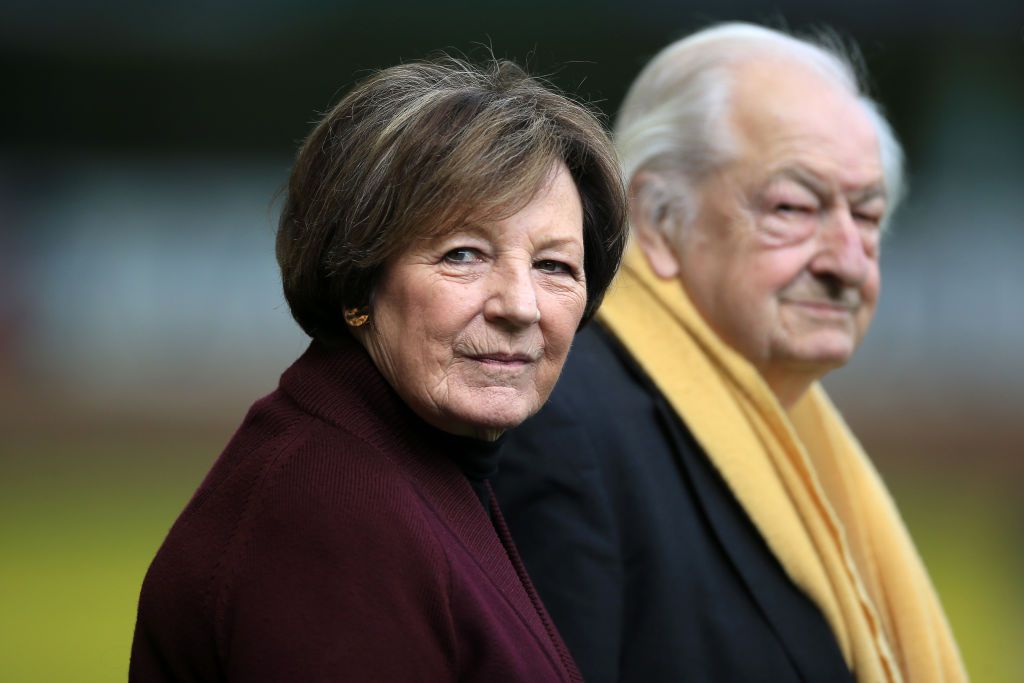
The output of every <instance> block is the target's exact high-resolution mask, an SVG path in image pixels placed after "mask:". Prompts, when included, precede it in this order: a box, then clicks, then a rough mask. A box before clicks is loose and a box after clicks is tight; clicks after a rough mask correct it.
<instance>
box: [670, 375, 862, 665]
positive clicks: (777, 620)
mask: <svg viewBox="0 0 1024 683" xmlns="http://www.w3.org/2000/svg"><path fill="white" fill-rule="evenodd" d="M651 390H652V391H656V389H654V388H653V387H651ZM657 409H658V414H659V416H660V418H661V419H662V422H663V424H664V425H665V426H666V433H667V434H668V435H669V438H670V440H671V442H672V446H673V450H674V451H675V453H676V456H677V457H678V459H679V462H680V463H681V464H682V467H683V468H684V470H685V471H686V474H687V476H688V477H689V478H690V480H691V481H692V482H693V490H694V492H695V496H696V503H697V505H698V506H700V508H701V509H702V510H703V511H704V513H705V515H706V519H707V520H708V523H709V524H710V526H711V527H712V528H713V530H714V533H715V536H716V538H717V539H718V541H719V542H720V544H721V547H722V549H723V550H724V552H725V555H726V556H727V557H728V559H729V562H730V563H731V565H732V567H733V568H734V569H735V571H736V575H737V576H739V577H740V580H741V581H742V583H743V584H744V585H745V586H746V588H747V591H748V592H749V595H750V596H751V598H752V600H753V602H754V603H755V605H756V606H757V608H758V610H759V611H760V612H761V614H762V616H763V617H764V619H765V621H766V623H767V624H768V625H769V627H770V628H771V629H772V631H773V632H774V633H775V634H776V637H777V638H778V639H779V642H780V643H781V645H782V647H783V649H784V650H785V652H786V653H787V655H788V656H789V659H790V661H791V662H792V663H793V667H794V668H795V669H796V670H797V671H798V672H799V674H800V676H801V678H802V679H803V680H814V677H815V676H818V677H820V675H821V669H820V666H821V662H822V661H823V658H822V657H821V654H820V648H823V647H826V648H835V647H836V644H835V643H834V642H832V641H830V640H828V639H829V638H831V635H830V634H831V629H830V628H829V626H828V624H827V622H826V621H825V619H824V617H823V616H822V615H821V613H820V612H819V610H818V608H817V607H816V606H815V605H814V604H813V603H812V602H811V600H810V598H808V597H807V596H806V595H805V594H804V593H803V592H802V591H801V590H800V589H799V588H798V587H797V586H796V585H795V584H793V582H792V581H791V580H790V578H789V577H788V576H787V575H786V573H785V570H784V569H783V568H782V566H781V565H780V564H779V563H778V560H777V559H776V558H775V556H774V555H773V554H772V552H771V550H770V549H769V548H768V546H767V545H766V544H765V542H764V540H763V538H762V537H761V535H760V533H759V532H758V531H757V529H756V528H755V527H754V525H753V523H752V522H751V521H750V519H749V518H748V517H747V515H746V513H745V512H744V511H743V509H742V507H741V506H740V504H739V502H738V501H736V500H735V497H734V496H733V494H732V493H731V491H730V490H729V488H728V486H727V485H726V483H725V482H724V481H723V480H722V478H721V476H720V475H719V474H718V472H717V471H716V470H715V469H714V468H713V467H712V465H711V463H710V461H709V460H708V458H707V456H706V455H705V453H704V451H703V449H702V448H701V447H700V445H699V444H698V443H697V441H696V440H695V439H694V438H693V436H692V435H691V434H690V433H689V432H688V431H687V430H686V428H685V426H684V425H683V424H682V423H681V422H680V420H679V418H678V417H677V416H676V414H675V412H674V411H673V410H672V408H671V407H670V406H669V405H668V404H667V402H666V401H665V400H664V399H662V398H661V397H660V396H659V400H658V401H657ZM794 598H795V599H796V601H797V604H798V605H799V607H800V608H801V609H799V610H795V609H794ZM809 620H816V621H818V622H820V623H818V624H813V625H814V626H815V628H808V625H809V624H808V621H809ZM816 635H821V636H822V638H817V637H815V636H816ZM834 659H835V661H836V662H837V664H838V665H840V666H841V668H839V669H837V670H836V672H835V675H834V677H831V678H830V679H829V680H834V681H842V680H850V672H849V670H848V669H846V667H845V666H843V665H842V663H843V659H842V657H841V656H839V655H838V653H837V656H836V657H835V658H834Z"/></svg>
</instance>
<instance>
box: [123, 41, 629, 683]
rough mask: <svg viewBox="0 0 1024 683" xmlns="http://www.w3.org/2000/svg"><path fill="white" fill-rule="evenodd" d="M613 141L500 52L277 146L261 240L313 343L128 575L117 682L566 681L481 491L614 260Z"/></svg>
mask: <svg viewBox="0 0 1024 683" xmlns="http://www.w3.org/2000/svg"><path fill="white" fill-rule="evenodd" d="M624 201H625V200H624V196H623V191H622V188H621V185H620V180H619V175H618V170H617V167H616V163H615V157H614V152H613V151H612V148H611V147H610V144H609V141H608V139H607V138H606V135H605V133H604V131H603V129H602V127H601V125H600V124H599V123H598V122H597V121H596V120H595V119H594V117H593V116H592V115H591V114H590V113H589V112H588V111H587V110H586V109H584V108H583V107H581V106H579V105H578V104H575V103H573V102H571V101H570V100H568V99H566V98H565V97H563V96H561V95H559V94H556V93H554V92H552V91H551V90H549V89H547V88H546V87H544V86H542V85H541V84H539V83H538V82H536V81H534V80H532V79H530V78H529V77H527V76H526V75H525V74H524V73H523V72H522V71H521V70H520V69H518V68H517V67H516V66H514V65H513V64H510V63H508V62H502V63H497V64H494V65H492V66H490V67H487V68H486V69H478V68H476V67H474V66H471V65H468V64H466V63H463V62H460V61H456V60H441V61H436V62H429V63H416V64H408V65H403V66H399V67H394V68H391V69H388V70H385V71H382V72H380V73H378V74H377V75H375V76H373V77H371V78H369V79H368V80H367V81H365V82H364V83H362V84H361V85H358V86H357V87H356V88H355V89H354V90H353V91H351V92H350V93H349V94H348V95H347V96H346V97H345V98H344V99H343V100H342V101H341V102H340V103H339V104H338V105H337V106H336V107H334V109H333V110H331V111H330V112H329V113H328V114H327V116H326V117H325V118H324V119H323V121H321V122H320V124H319V125H318V126H317V127H316V129H315V130H314V131H313V133H312V134H311V135H310V137H309V139H308V140H307V141H306V142H305V144H304V145H303V146H302V149H301V150H300V152H299V155H298V159H297V161H296V163H295V167H294V170H293V172H292V177H291V181H290V184H289V189H288V198H287V203H286V205H285V207H284V211H283V215H282V217H281V226H280V230H279V233H278V241H277V257H278V261H279V263H280V266H281V273H282V277H283V280H284V291H285V296H286V298H287V300H288V303H289V305H290V307H291V310H292V313H293V315H294V316H295V319H296V320H297V321H298V323H299V325H301V326H302V328H303V329H304V330H305V331H306V332H307V333H308V334H309V335H310V336H311V337H312V338H313V341H312V343H311V345H310V347H309V349H308V350H307V351H306V352H305V354H304V355H303V356H302V357H301V358H299V360H298V361H296V362H295V364H294V365H292V367H291V368H289V369H288V370H287V371H286V372H285V373H284V374H283V375H282V377H281V382H280V386H279V387H278V389H277V390H276V391H274V392H273V393H271V394H270V395H269V396H267V397H266V398H263V399H262V400H260V401H258V402H257V403H256V404H255V405H254V406H253V407H252V409H251V410H250V412H249V414H248V416H247V417H246V418H245V421H244V422H243V423H242V426H241V427H240V428H239V430H238V432H237V433H236V434H235V436H234V438H233V439H232V441H231V442H230V443H229V444H228V446H227V448H226V449H225V451H224V453H223V454H222V455H221V457H220V458H219V459H218V460H217V462H216V463H215V464H214V466H213V469H212V470H211V471H210V473H209V474H208V476H207V477H206V479H205V481H204V482H203V483H202V485H201V486H200V488H199V490H198V491H197V492H196V494H195V496H194V497H193V499H192V501H191V502H190V503H189V504H188V506H187V507H186V509H185V511H184V512H183V513H182V514H181V516H180V517H179V519H178V520H177V522H176V523H175V525H174V527H173V528H172V529H171V531H170V534H169V535H168V537H167V539H166V541H165V542H164V544H163V546H162V547H161V549H160V551H159V552H158V554H157V556H156V559H155V560H154V561H153V564H152V566H151V568H150V570H149V573H148V575H147V576H146V580H145V583H144V585H143V587H142V595H141V599H140V604H139V615H138V622H137V625H136V631H135V641H134V644H133V647H132V659H131V669H130V678H131V679H132V680H136V681H151V680H156V681H172V680H173V681H183V680H204V681H206V680H209V681H219V680H235V681H321V680H322V681H328V680H329V681H338V680H346V681H429V682H431V683H436V682H438V681H456V680H459V681H488V682H500V681H529V682H531V683H542V682H545V681H572V680H578V679H579V674H578V673H577V671H576V667H575V665H574V663H573V662H572V659H571V658H570V656H569V655H568V653H567V651H566V649H565V647H564V645H563V644H562V642H561V639H560V638H559V636H558V634H557V633H556V631H555V629H554V627H553V626H552V625H551V622H550V620H549V619H548V616H547V614H546V613H545V611H544V608H543V606H542V605H541V603H540V601H539V599H538V598H537V595H536V593H535V591H534V589H533V587H532V585H531V584H530V580H529V578H528V577H527V575H526V573H525V570H524V569H523V566H522V564H521V562H520V561H519V557H518V555H517V553H516V550H515V547H514V546H513V543H512V539H511V538H510V537H509V534H508V530H507V528H506V527H505V524H504V522H503V520H502V518H501V513H500V511H499V510H498V508H497V506H496V504H495V503H494V501H493V500H492V499H491V493H490V486H489V484H488V483H487V477H488V475H489V474H490V473H492V472H493V470H494V468H495V457H496V448H495V441H496V440H497V439H498V437H499V436H500V435H501V433H502V432H503V431H505V430H506V429H509V428H510V427H514V426H515V425H517V424H519V423H520V422H522V421H523V420H524V419H526V418H527V417H528V416H529V415H531V414H533V413H534V412H535V411H537V410H538V408H540V406H541V404H542V403H543V402H544V400H545V399H546V398H547V396H548V394H549V392H550V391H551V388H552V386H553V385H554V382H555V380H556V379H557V377H558V374H559V371H560V369H561V367H562V363H563V361H564V360H565V356H566V353H567V352H568V350H569V345H570V342H571V341H572V338H573V334H574V332H575V330H576V329H577V328H578V327H579V326H580V324H581V323H582V321H585V320H587V319H588V318H589V317H590V315H591V314H592V313H593V312H594V309H595V308H596V307H597V305H598V303H599V302H600V300H601V298H602V296H603V293H604V290H605V288H606V287H607V286H608V284H609V282H610V280H611V278H612V276H613V274H614V272H615V269H616V267H617V266H618V263H619V259H620V257H621V253H622V247H623V241H624V230H625V228H624V223H625V220H624V214H625V210H624Z"/></svg>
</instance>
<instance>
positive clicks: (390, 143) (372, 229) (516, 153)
mask: <svg viewBox="0 0 1024 683" xmlns="http://www.w3.org/2000/svg"><path fill="white" fill-rule="evenodd" d="M558 161H561V162H564V163H565V165H566V166H567V167H568V169H569V172H570V173H571V175H572V177H573V180H574V181H575V183H576V187H577V189H578V190H579V193H580V198H581V200H582V203H583V243H584V269H585V271H586V279H587V306H586V309H585V312H584V316H583V320H584V321H586V320H588V319H589V318H590V316H592V315H593V313H594V311H595V310H596V309H597V307H598V305H599V304H600V302H601V299H602V298H603V296H604V292H605V290H606V289H607V287H608V285H609V284H610V283H611V280H612V278H613V276H614V275H615V271H616V270H617V268H618V265H619V261H620V259H621V257H622V251H623V248H624V246H625V240H626V230H627V228H626V198H625V192H624V190H623V187H622V181H621V177H620V173H619V167H618V163H617V160H616V156H615V152H614V149H613V147H612V144H611V142H610V140H609V138H608V135H607V133H606V132H605V129H604V128H603V126H602V125H601V123H600V122H599V120H598V119H597V117H596V116H595V115H594V114H593V113H592V112H591V111H590V110H589V109H587V108H586V107H585V106H583V105H581V104H579V103H577V102H574V101H573V100H571V99H569V98H567V97H566V96H564V95H562V94H560V93H559V92H557V91H555V90H554V89H552V88H551V87H550V86H547V85H545V84H542V83H541V82H539V81H538V80H536V79H534V78H531V77H530V76H528V75H527V74H526V73H525V72H524V71H523V70H522V69H520V68H519V67H518V66H516V65H515V64H513V63H512V62H508V61H494V62H491V63H489V64H488V65H486V66H483V67H478V66H475V65H473V64H471V63H469V62H466V61H463V60H459V59H454V58H451V57H444V58H440V59H437V60H432V61H424V62H415V63H411V64H403V65H400V66H395V67H391V68H389V69H385V70H383V71H380V72H378V73H376V74H374V75H373V76H371V77H369V78H367V79H366V80H365V81H363V82H362V83H360V84H358V85H356V86H355V87H354V88H353V89H352V90H351V91H350V92H349V93H348V94H347V95H345V97H344V98H342V100H341V101H340V102H339V103H338V104H337V105H335V106H334V108H332V109H331V110H330V111H329V112H328V113H327V114H326V116H324V118H323V119H322V120H321V121H320V122H319V124H317V126H316V128H315V129H314V130H313V132H312V133H311V134H310V135H309V137H308V138H307V139H306V141H305V142H304V143H303V145H302V147H301V148H300V149H299V153H298V157H297V158H296V161H295V166H294V167H293V169H292V174H291V178H290V180H289V184H288V196H287V200H286V202H285V206H284V209H283V211H282V214H281V222H280V226H279V229H278V233H277V260H278V264H279V265H280V267H281V276H282V279H283V282H284V294H285V298H286V299H287V301H288V305H289V306H290V307H291V311H292V315H293V316H294V317H295V320H296V321H297V322H298V323H299V325H300V326H301V327H302V329H303V330H305V331H306V333H307V334H309V335H310V336H311V337H313V338H315V339H318V340H321V341H325V342H330V341H331V340H332V339H335V338H337V337H338V336H339V335H343V334H347V332H346V331H345V330H346V326H345V324H344V321H343V319H342V309H343V308H345V307H355V306H363V305H367V304H368V303H369V302H370V295H371V293H372V290H373V286H374V284H375V282H376V279H377V277H378V276H379V274H380V272H381V269H382V268H383V267H384V265H385V263H386V262H387V261H388V259H389V258H391V257H393V256H394V255H396V254H398V253H399V252H401V251H402V250H403V249H404V248H405V247H406V246H407V245H409V244H410V241H411V240H414V239H418V238H421V237H424V236H429V235H436V234H438V233H443V232H446V231H448V230H455V229H457V228H459V227H460V226H461V225H462V224H463V223H464V222H465V221H467V220H469V219H473V220H488V219H492V220H493V219H498V218H501V217H504V216H508V215H511V214H513V213H515V212H516V211H517V210H518V209H519V208H521V207H523V206H525V205H526V204H527V203H529V201H530V199H531V198H532V197H533V195H534V194H535V193H536V192H537V190H539V189H540V188H541V187H542V186H543V185H544V183H545V181H546V180H547V179H548V176H549V173H550V171H551V168H552V165H553V164H554V163H557V162H558Z"/></svg>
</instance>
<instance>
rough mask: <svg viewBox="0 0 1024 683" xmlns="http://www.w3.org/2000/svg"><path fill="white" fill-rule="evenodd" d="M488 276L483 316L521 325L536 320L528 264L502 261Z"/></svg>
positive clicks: (535, 294) (531, 269)
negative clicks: (487, 293) (502, 263)
mask: <svg viewBox="0 0 1024 683" xmlns="http://www.w3.org/2000/svg"><path fill="white" fill-rule="evenodd" d="M489 280H490V287H489V296H488V298H487V302H486V303H485V305H484V317H485V318H486V319H487V320H489V321H491V322H496V323H504V324H506V325H511V326H514V327H525V326H527V325H532V324H533V323H535V322H538V321H539V320H540V307H539V306H538V304H537V290H536V287H537V283H536V281H535V279H534V277H533V267H532V264H529V263H519V262H516V263H509V264H505V265H504V266H502V267H500V268H495V269H494V271H492V272H491V274H490V276H489Z"/></svg>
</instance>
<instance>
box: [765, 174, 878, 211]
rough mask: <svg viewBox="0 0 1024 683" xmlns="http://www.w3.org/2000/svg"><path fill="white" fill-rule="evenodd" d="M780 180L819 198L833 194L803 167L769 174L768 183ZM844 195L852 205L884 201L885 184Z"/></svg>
mask: <svg viewBox="0 0 1024 683" xmlns="http://www.w3.org/2000/svg"><path fill="white" fill-rule="evenodd" d="M781 178H785V179H788V180H792V181H794V182H796V183H799V184H801V185H803V186H805V187H806V188H807V189H809V190H810V191H811V192H814V193H815V194H816V195H818V196H819V197H831V196H832V194H833V190H832V186H831V184H830V183H829V182H828V181H827V180H826V179H825V178H824V177H822V176H820V175H818V174H817V173H815V172H814V171H812V170H810V169H808V168H805V167H803V166H786V167H784V168H781V169H779V170H778V171H776V172H775V173H772V174H771V176H770V177H769V182H774V181H776V180H779V179H781ZM844 194H845V195H846V198H847V199H848V200H849V201H850V202H852V203H854V204H863V203H866V202H869V201H871V200H873V199H885V198H886V196H887V195H886V191H885V183H884V182H881V181H880V182H877V183H871V184H870V185H866V186H864V187H858V188H855V189H853V190H851V191H849V192H844Z"/></svg>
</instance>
